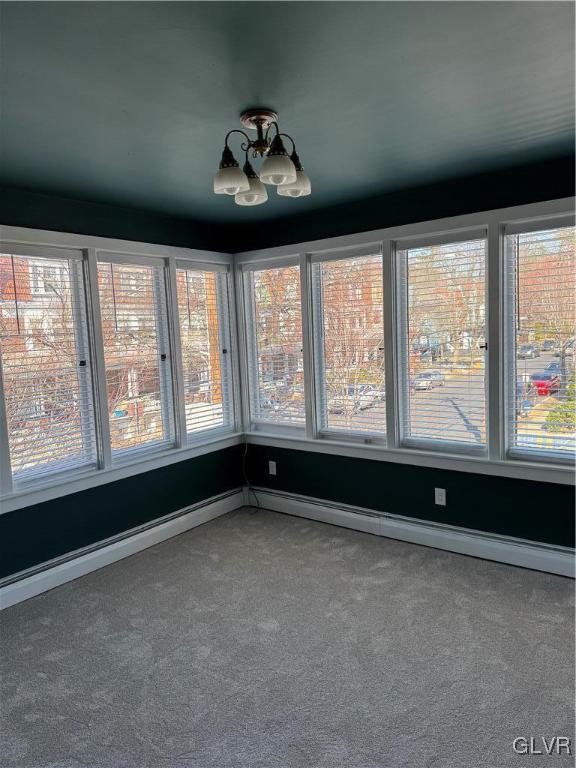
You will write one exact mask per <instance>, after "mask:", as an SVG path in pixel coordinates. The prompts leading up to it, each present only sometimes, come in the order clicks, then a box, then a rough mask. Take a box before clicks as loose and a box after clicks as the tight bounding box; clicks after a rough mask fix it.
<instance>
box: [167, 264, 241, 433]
mask: <svg viewBox="0 0 576 768" xmlns="http://www.w3.org/2000/svg"><path fill="white" fill-rule="evenodd" d="M227 279H228V276H227V273H226V272H215V271H214V272H213V271H203V270H199V269H198V268H195V267H194V266H187V265H182V266H181V267H180V266H179V267H178V268H177V269H176V285H177V292H178V318H179V327H180V344H181V349H182V369H183V370H182V373H183V390H184V391H183V395H184V408H185V415H186V433H187V435H188V436H192V437H193V436H194V434H195V433H197V432H200V431H202V430H205V429H212V428H215V427H222V426H225V425H228V424H230V423H231V418H232V414H231V408H230V406H231V401H232V397H231V394H232V393H231V391H230V370H229V368H230V362H229V361H230V350H229V343H228V342H227V341H226V334H227V323H226V316H225V312H224V306H225V302H226V298H227Z"/></svg>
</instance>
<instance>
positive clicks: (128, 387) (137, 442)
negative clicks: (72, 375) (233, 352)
mask: <svg viewBox="0 0 576 768" xmlns="http://www.w3.org/2000/svg"><path fill="white" fill-rule="evenodd" d="M98 288H99V296H100V311H101V316H102V337H103V346H104V359H105V369H106V395H107V400H108V412H109V418H110V439H111V443H112V454H113V456H114V455H119V454H122V453H127V452H134V451H137V450H138V449H142V448H146V449H147V448H150V447H151V446H158V445H161V444H169V443H172V442H173V440H174V410H173V398H172V386H171V376H170V354H169V353H170V349H169V341H168V323H167V312H166V291H165V281H164V270H163V268H162V267H159V266H151V265H147V264H141V265H140V264H123V263H117V262H112V261H110V262H99V263H98Z"/></svg>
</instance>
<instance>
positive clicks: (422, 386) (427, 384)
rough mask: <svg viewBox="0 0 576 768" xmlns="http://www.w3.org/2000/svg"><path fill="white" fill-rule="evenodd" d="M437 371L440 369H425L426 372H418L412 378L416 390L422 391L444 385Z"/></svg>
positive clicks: (413, 387)
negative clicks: (436, 374) (438, 377)
mask: <svg viewBox="0 0 576 768" xmlns="http://www.w3.org/2000/svg"><path fill="white" fill-rule="evenodd" d="M435 373H440V372H439V371H425V372H424V373H417V374H416V376H414V378H413V380H412V389H413V390H414V391H415V392H422V391H426V390H428V389H434V387H439V386H442V384H443V382H440V381H439V380H438V379H437V378H436V376H435V375H434V374H435Z"/></svg>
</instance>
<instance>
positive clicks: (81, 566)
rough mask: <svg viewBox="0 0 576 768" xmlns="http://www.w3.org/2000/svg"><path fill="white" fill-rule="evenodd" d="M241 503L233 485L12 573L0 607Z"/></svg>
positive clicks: (3, 584)
mask: <svg viewBox="0 0 576 768" xmlns="http://www.w3.org/2000/svg"><path fill="white" fill-rule="evenodd" d="M242 506H244V492H243V490H242V488H236V489H234V490H231V491H228V492H226V493H222V494H218V495H217V496H212V497H211V498H209V499H204V500H203V501H200V502H198V503H197V504H192V505H190V506H189V507H185V508H183V509H179V510H176V511H175V512H172V513H170V514H168V515H165V516H164V517H160V518H156V519H155V520H152V521H151V522H149V523H145V524H144V525H141V526H138V527H137V528H131V529H130V530H128V531H123V532H122V533H120V534H118V535H117V536H112V537H110V538H109V539H104V540H102V541H99V542H97V543H96V544H93V545H91V546H89V547H83V548H82V549H78V550H75V551H74V552H68V553H67V554H66V555H63V556H62V557H57V558H55V559H53V560H49V561H47V562H45V563H42V564H41V565H39V566H37V567H34V568H28V569H27V570H25V571H20V572H19V573H15V574H13V575H11V576H9V577H7V578H5V579H3V580H2V581H0V609H4V608H9V607H10V606H11V605H15V604H16V603H20V602H22V601H23V600H28V599H29V598H31V597H35V596H36V595H39V594H41V593H42V592H46V591H48V590H49V589H53V588H54V587H58V586H60V585H61V584H64V583H65V582H67V581H72V580H73V579H77V578H79V577H80V576H85V575H86V574H87V573H90V572H91V571H95V570H98V569H99V568H103V567H104V566H105V565H110V564H111V563H115V562H117V561H118V560H122V559H123V558H125V557H129V556H130V555H133V554H135V553H136V552H141V551H142V550H143V549H147V548H148V547H152V546H154V545H155V544H159V543H160V542H162V541H166V540H167V539H171V538H172V537H173V536H178V534H180V533H184V532H185V531H188V530H190V529H191V528H195V527H196V526H198V525H202V523H206V522H208V520H213V519H214V518H216V517H220V516H221V515H225V514H226V513H227V512H232V511H233V510H234V509H238V508H239V507H242Z"/></svg>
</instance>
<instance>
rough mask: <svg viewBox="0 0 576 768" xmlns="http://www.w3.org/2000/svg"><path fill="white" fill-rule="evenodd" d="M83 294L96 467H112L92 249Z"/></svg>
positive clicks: (88, 251)
mask: <svg viewBox="0 0 576 768" xmlns="http://www.w3.org/2000/svg"><path fill="white" fill-rule="evenodd" d="M85 264H86V293H87V299H88V302H87V303H88V317H89V319H88V327H89V328H90V329H91V330H92V333H90V334H89V335H90V338H91V343H92V361H93V362H92V370H93V381H94V402H95V406H96V419H95V421H96V442H97V446H98V467H99V469H109V468H110V467H111V466H112V445H111V442H110V419H109V415H108V395H107V389H106V366H105V362H104V340H103V336H102V314H101V309H100V298H99V295H98V257H97V254H96V249H95V248H88V249H87V250H86V261H85Z"/></svg>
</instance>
